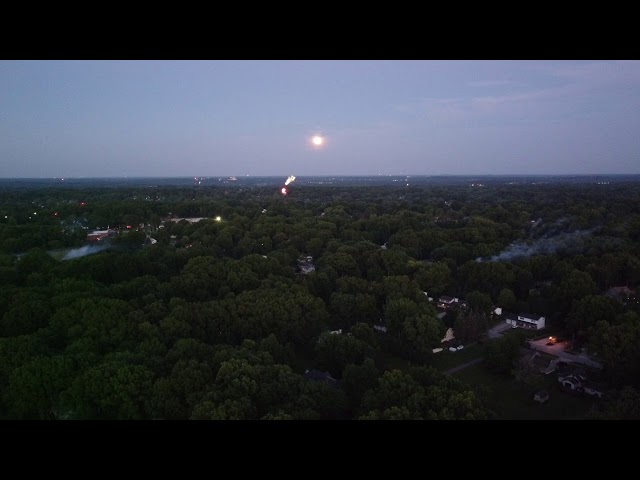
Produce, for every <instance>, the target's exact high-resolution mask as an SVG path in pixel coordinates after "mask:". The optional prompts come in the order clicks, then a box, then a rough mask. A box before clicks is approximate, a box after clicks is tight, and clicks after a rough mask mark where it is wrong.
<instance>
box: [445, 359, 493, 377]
mask: <svg viewBox="0 0 640 480" xmlns="http://www.w3.org/2000/svg"><path fill="white" fill-rule="evenodd" d="M482 360H484V357H480V358H474V359H473V360H470V361H468V362H467V363H463V364H462V365H458V366H457V367H453V368H450V369H449V370H446V371H445V372H443V373H444V374H445V375H451V374H452V373H456V372H458V371H460V370H462V369H463V368H467V367H470V366H471V365H476V364H477V363H480V362H481V361H482Z"/></svg>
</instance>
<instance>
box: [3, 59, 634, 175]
mask: <svg viewBox="0 0 640 480" xmlns="http://www.w3.org/2000/svg"><path fill="white" fill-rule="evenodd" d="M315 135H319V136H321V137H322V138H323V139H324V141H323V143H322V145H321V146H316V145H314V144H313V143H312V141H311V139H312V137H313V136H315ZM603 173H604V174H624V173H630V174H638V173H640V61H601V60H599V61H595V60H594V61H585V60H581V61H559V60H553V61H542V60H536V61H533V60H526V61H507V60H496V61H489V60H474V61H462V60H460V61H447V60H438V61H431V60H416V61H400V60H389V61H375V60H367V61H364V60H363V61H360V60H336V61H331V60H309V61H303V60H300V61H298V60H278V61H275V60H262V61H250V60H238V61H231V60H220V61H211V60H207V61H137V60H124V61H105V60H99V61H84V60H83V61H81V60H71V61H0V178H15V177H40V178H46V177H52V178H53V177H125V176H126V177H139V176H145V177H147V176H153V177H166V176H171V177H174V176H180V177H188V176H232V175H233V176H245V175H251V176H271V175H284V176H287V175H290V174H292V175H296V176H305V175H307V176H309V175H377V174H382V175H467V174H468V175H517V174H546V175H562V174H603Z"/></svg>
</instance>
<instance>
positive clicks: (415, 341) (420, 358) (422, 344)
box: [400, 315, 446, 362]
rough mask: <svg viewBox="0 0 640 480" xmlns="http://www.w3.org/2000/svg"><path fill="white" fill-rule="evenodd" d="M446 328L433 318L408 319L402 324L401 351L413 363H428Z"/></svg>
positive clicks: (424, 316) (413, 317) (417, 317)
mask: <svg viewBox="0 0 640 480" xmlns="http://www.w3.org/2000/svg"><path fill="white" fill-rule="evenodd" d="M445 332H446V327H445V326H444V324H443V323H442V322H441V321H440V320H439V319H438V318H435V317H433V316H429V315H418V316H412V317H409V318H407V319H406V320H405V321H404V322H403V323H402V331H401V334H400V342H401V351H402V353H403V356H404V357H405V358H408V359H409V360H411V361H412V362H427V361H429V360H430V359H431V356H432V354H433V348H434V347H436V346H438V345H440V340H441V339H442V337H444V334H445Z"/></svg>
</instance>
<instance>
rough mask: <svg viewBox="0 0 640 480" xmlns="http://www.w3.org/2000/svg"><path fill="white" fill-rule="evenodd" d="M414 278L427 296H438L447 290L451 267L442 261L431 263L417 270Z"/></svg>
mask: <svg viewBox="0 0 640 480" xmlns="http://www.w3.org/2000/svg"><path fill="white" fill-rule="evenodd" d="M415 280H416V282H417V283H418V285H419V286H420V288H421V289H422V290H423V291H426V292H428V293H429V296H431V297H433V298H438V297H439V296H440V295H443V294H444V293H446V292H447V288H448V286H449V284H450V283H451V269H449V266H448V265H447V264H446V263H444V262H435V263H431V264H428V265H426V266H424V267H422V268H421V269H420V270H418V272H417V273H416V275H415Z"/></svg>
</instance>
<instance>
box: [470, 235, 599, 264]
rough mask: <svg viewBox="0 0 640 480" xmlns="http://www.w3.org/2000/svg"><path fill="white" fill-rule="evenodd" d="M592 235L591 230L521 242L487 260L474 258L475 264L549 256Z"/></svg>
mask: <svg viewBox="0 0 640 480" xmlns="http://www.w3.org/2000/svg"><path fill="white" fill-rule="evenodd" d="M591 233H593V229H589V230H576V231H574V232H569V233H560V234H557V235H550V234H547V235H545V236H542V237H541V238H538V239H536V240H521V241H518V242H514V243H512V244H511V245H509V246H508V247H507V248H506V249H505V250H503V251H502V252H500V253H499V254H497V255H494V256H492V257H491V258H488V259H482V258H481V257H478V258H476V262H506V261H510V260H513V259H515V258H526V257H530V256H532V255H551V254H554V253H556V252H557V251H558V250H561V249H570V248H576V247H579V244H580V243H581V241H582V240H584V239H586V237H588V236H589V235H591Z"/></svg>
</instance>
